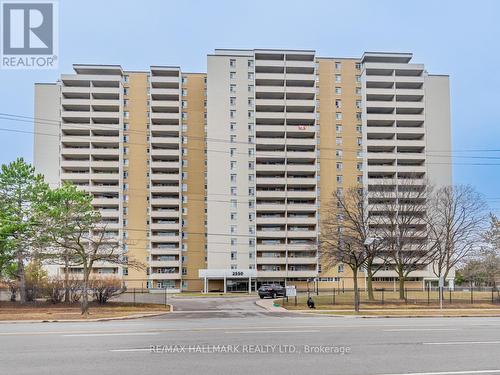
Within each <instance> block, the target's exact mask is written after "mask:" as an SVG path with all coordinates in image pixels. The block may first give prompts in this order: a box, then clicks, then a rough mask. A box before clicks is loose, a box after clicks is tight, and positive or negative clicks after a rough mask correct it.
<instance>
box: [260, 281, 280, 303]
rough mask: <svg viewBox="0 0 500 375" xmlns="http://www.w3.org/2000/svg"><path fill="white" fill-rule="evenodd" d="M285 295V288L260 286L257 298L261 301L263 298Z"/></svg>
mask: <svg viewBox="0 0 500 375" xmlns="http://www.w3.org/2000/svg"><path fill="white" fill-rule="evenodd" d="M285 294H286V289H285V287H283V286H281V285H279V284H272V285H262V286H261V287H260V288H259V297H260V298H261V299H263V298H264V297H270V298H276V297H284V296H285Z"/></svg>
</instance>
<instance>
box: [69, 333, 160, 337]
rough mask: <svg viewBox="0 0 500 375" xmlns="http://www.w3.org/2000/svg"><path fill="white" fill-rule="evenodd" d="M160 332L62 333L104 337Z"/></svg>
mask: <svg viewBox="0 0 500 375" xmlns="http://www.w3.org/2000/svg"><path fill="white" fill-rule="evenodd" d="M158 334H159V332H122V333H77V334H70V335H62V337H102V336H151V335H158Z"/></svg>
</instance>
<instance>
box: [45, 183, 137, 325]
mask: <svg viewBox="0 0 500 375" xmlns="http://www.w3.org/2000/svg"><path fill="white" fill-rule="evenodd" d="M48 195H49V196H48V198H47V199H46V201H47V204H48V207H47V211H48V214H47V217H48V220H49V222H50V226H49V229H48V230H47V232H46V233H45V235H44V237H45V239H44V242H45V243H46V244H47V249H46V251H45V254H44V256H45V258H47V259H49V261H50V262H53V263H56V264H63V265H64V266H65V273H66V275H65V279H64V284H65V289H66V294H67V295H68V293H69V272H68V271H69V269H70V268H73V267H77V268H81V269H82V271H83V280H82V290H81V310H82V315H88V294H89V283H90V276H91V274H92V271H93V268H94V266H95V265H114V266H117V265H126V266H128V267H132V268H142V267H143V265H142V263H139V262H136V261H135V260H133V259H128V258H127V257H126V256H124V255H123V251H122V248H123V246H122V244H121V242H120V241H119V240H118V239H117V237H118V233H117V232H116V233H115V232H108V231H107V227H106V225H105V224H102V223H101V215H100V214H99V212H97V211H95V210H94V208H93V206H92V195H90V194H87V193H85V192H82V191H79V190H77V189H76V187H75V186H72V185H68V184H65V185H63V186H62V187H61V188H59V189H55V190H52V191H50V192H48Z"/></svg>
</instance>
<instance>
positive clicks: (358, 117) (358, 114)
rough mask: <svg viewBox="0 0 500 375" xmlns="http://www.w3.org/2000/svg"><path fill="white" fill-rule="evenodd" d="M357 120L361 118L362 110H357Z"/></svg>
mask: <svg viewBox="0 0 500 375" xmlns="http://www.w3.org/2000/svg"><path fill="white" fill-rule="evenodd" d="M356 120H359V121H360V120H361V112H356Z"/></svg>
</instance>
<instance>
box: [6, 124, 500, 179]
mask: <svg viewBox="0 0 500 375" xmlns="http://www.w3.org/2000/svg"><path fill="white" fill-rule="evenodd" d="M0 131H7V132H15V133H25V134H38V135H44V136H50V137H57V138H60V136H59V135H57V134H50V133H41V132H36V131H27V130H17V129H8V128H0ZM68 137H74V138H75V139H76V140H75V141H74V142H77V141H78V140H77V139H78V138H79V137H89V136H87V135H69V136H68ZM69 142H71V141H69ZM87 142H92V141H91V140H89V141H87ZM120 143H123V144H124V145H139V146H147V147H149V146H150V144H148V143H137V142H120ZM251 144H252V145H254V144H253V143H251ZM187 149H188V150H199V151H206V152H218V153H224V154H231V152H229V151H224V150H211V149H197V148H193V147H187ZM331 150H337V149H331ZM339 150H346V149H339ZM482 151H484V150H482ZM491 151H493V150H491ZM499 151H500V150H499ZM259 152H260V151H258V150H257V151H256V153H259ZM283 152H284V151H283ZM304 152H308V151H304ZM309 152H315V151H309ZM289 153H290V152H289ZM179 154H180V153H179ZM235 154H239V155H247V156H248V154H247V153H245V152H235ZM290 154H292V155H293V153H290ZM253 156H254V157H255V158H258V157H259V156H260V157H268V158H277V159H283V158H280V157H277V156H276V155H270V154H269V155H264V154H255V155H253ZM429 156H430V157H435V158H438V157H446V156H440V155H429ZM478 158H479V157H478ZM315 159H316V160H320V161H321V160H331V161H337V162H343V161H352V162H361V159H345V158H339V159H337V158H326V157H321V156H319V157H318V156H316V157H315ZM492 159H495V160H496V159H500V157H492ZM424 163H425V164H430V165H472V166H498V165H500V163H446V162H431V161H428V160H425V161H424ZM294 165H309V164H294ZM416 166H419V165H416ZM339 172H340V171H339Z"/></svg>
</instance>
